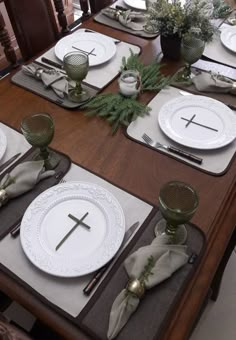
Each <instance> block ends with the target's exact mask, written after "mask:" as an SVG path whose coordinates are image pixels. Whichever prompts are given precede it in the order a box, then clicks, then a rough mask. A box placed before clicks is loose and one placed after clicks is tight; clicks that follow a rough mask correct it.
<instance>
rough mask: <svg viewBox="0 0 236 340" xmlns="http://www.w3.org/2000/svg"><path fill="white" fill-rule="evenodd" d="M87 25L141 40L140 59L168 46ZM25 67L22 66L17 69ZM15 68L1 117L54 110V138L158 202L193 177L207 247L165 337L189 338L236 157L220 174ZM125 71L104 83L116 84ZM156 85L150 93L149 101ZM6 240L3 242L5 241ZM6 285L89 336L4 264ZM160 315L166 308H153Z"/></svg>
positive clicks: (0, 97) (28, 304) (228, 202)
mask: <svg viewBox="0 0 236 340" xmlns="http://www.w3.org/2000/svg"><path fill="white" fill-rule="evenodd" d="M83 25H84V26H85V27H87V28H90V29H93V30H95V31H98V32H101V33H104V34H107V35H110V36H112V37H114V38H117V39H120V40H122V41H126V42H129V43H132V44H135V45H138V46H140V47H141V49H142V51H141V55H140V59H141V60H142V61H143V62H144V63H146V64H147V63H150V62H151V61H153V60H154V58H155V57H156V56H157V54H158V53H159V52H160V40H159V37H157V38H155V39H143V38H139V37H136V36H134V35H131V34H128V33H125V32H121V31H118V30H114V29H111V28H109V27H106V26H103V25H100V24H98V23H96V22H94V21H93V19H92V18H91V19H89V20H88V21H86V22H85V23H84V24H83ZM163 62H164V64H165V65H164V66H163V68H162V72H163V73H165V74H173V73H174V72H175V71H176V70H177V69H178V68H179V66H180V65H181V63H178V62H171V61H167V60H164V61H163ZM14 72H17V71H14ZM11 76H12V75H9V76H8V77H6V78H4V79H2V80H1V81H0V120H1V121H2V122H4V123H6V124H8V125H10V126H12V127H14V128H16V129H19V127H20V122H21V120H22V118H23V117H24V116H26V115H28V114H31V113H33V112H48V113H50V114H51V115H52V117H53V118H54V120H55V136H54V139H53V141H52V143H51V146H52V147H53V148H55V149H56V150H59V151H61V152H63V153H65V154H67V155H68V156H69V157H70V158H71V160H72V161H74V162H77V163H79V164H80V165H82V166H84V167H86V168H87V169H88V170H91V171H92V172H94V173H95V174H98V175H99V176H102V177H103V178H105V179H107V180H108V181H111V182H112V183H114V184H115V185H117V186H119V187H121V188H123V189H125V190H127V191H128V192H130V193H132V194H134V195H137V196H138V197H140V198H142V199H144V200H146V201H148V202H150V203H151V204H154V205H157V204H158V194H159V190H160V188H161V186H162V185H163V184H164V183H166V182H168V181H170V180H180V181H183V182H186V183H189V184H191V185H192V186H193V187H194V188H195V189H196V191H197V193H198V195H199V207H198V209H197V212H196V214H195V216H194V217H193V220H192V222H193V223H194V224H195V225H197V226H198V227H199V228H200V229H201V230H202V231H203V232H204V234H205V235H206V240H207V243H206V249H205V252H204V254H203V256H202V258H201V260H200V263H199V266H198V268H197V270H196V271H195V273H194V275H193V276H192V278H191V279H190V281H189V282H188V284H187V286H186V288H185V290H184V292H183V293H182V296H181V298H180V300H179V302H178V304H177V305H176V307H175V309H174V311H173V312H172V313H171V315H170V316H169V322H168V327H166V328H165V330H164V332H163V336H162V340H164V339H165V340H167V339H168V340H184V339H188V337H189V336H190V334H191V331H192V329H193V326H194V325H195V323H196V320H197V319H198V316H199V313H200V311H201V308H202V305H203V303H204V301H205V298H206V296H207V295H208V292H209V289H210V286H211V282H212V280H213V277H214V275H215V273H216V270H217V267H218V265H219V263H220V261H221V259H222V257H223V255H224V252H225V250H226V248H227V244H228V242H229V240H230V237H231V235H232V233H233V230H234V227H235V221H236V209H235V203H236V185H235V179H236V176H235V174H236V160H235V159H234V160H233V161H232V162H231V164H230V167H229V169H228V170H227V172H226V173H225V174H223V175H221V176H213V175H209V174H207V173H204V172H203V171H199V170H198V169H196V168H193V167H191V166H189V165H187V164H185V163H183V162H181V161H179V160H177V159H174V158H171V157H168V156H167V155H165V154H162V153H159V152H155V151H153V150H152V149H149V148H146V147H143V146H142V145H140V144H139V143H136V142H134V141H132V140H130V139H128V138H127V136H126V135H125V134H124V130H123V129H119V130H118V131H117V133H116V134H114V135H112V132H111V127H110V125H109V124H108V123H107V122H106V121H104V120H103V119H101V118H98V117H92V118H91V117H88V116H85V114H84V111H82V110H80V109H78V110H67V109H64V108H62V107H60V106H58V105H56V104H54V103H52V102H49V101H48V100H46V99H44V98H42V97H40V96H38V95H35V94H33V93H31V92H30V91H27V90H25V89H23V88H21V87H19V86H16V85H14V84H13V83H11ZM117 90H118V84H117V79H115V80H114V81H112V83H110V84H109V85H108V86H107V87H106V88H105V89H104V90H103V92H104V93H107V92H116V91H117ZM155 95H156V93H155V92H150V93H147V92H145V93H143V94H142V95H141V96H140V98H139V99H140V100H141V101H142V102H144V103H148V102H149V101H150V100H151V99H152V98H153V97H154V96H155ZM0 245H1V244H0ZM0 290H2V291H3V292H5V293H6V294H7V295H9V296H10V297H11V298H12V299H13V300H15V301H17V302H18V303H19V304H21V305H22V306H24V307H25V308H26V309H27V310H29V311H30V312H31V313H32V314H34V315H35V316H36V317H37V318H39V319H40V320H42V321H43V322H44V323H46V324H47V325H49V326H50V327H51V328H52V329H54V330H55V331H56V332H58V334H59V335H61V336H62V337H63V338H66V339H89V337H88V336H87V335H86V334H85V333H83V332H82V330H80V329H79V328H78V327H76V326H75V325H74V324H72V323H71V322H70V321H69V320H67V319H66V318H64V317H63V316H61V315H60V314H59V313H57V312H56V311H53V310H52V309H50V308H49V307H48V306H46V305H45V304H44V303H43V302H41V301H40V300H39V299H38V298H37V297H36V296H34V295H33V294H32V293H30V292H29V291H28V290H26V289H25V288H24V287H22V286H21V285H20V284H19V283H18V282H17V281H16V280H14V278H12V277H10V276H9V275H7V274H6V273H5V272H3V271H0ZM153 317H154V318H155V317H158V316H155V315H154V316H153Z"/></svg>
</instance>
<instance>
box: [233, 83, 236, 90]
mask: <svg viewBox="0 0 236 340" xmlns="http://www.w3.org/2000/svg"><path fill="white" fill-rule="evenodd" d="M232 89H233V90H236V82H233V83H232Z"/></svg>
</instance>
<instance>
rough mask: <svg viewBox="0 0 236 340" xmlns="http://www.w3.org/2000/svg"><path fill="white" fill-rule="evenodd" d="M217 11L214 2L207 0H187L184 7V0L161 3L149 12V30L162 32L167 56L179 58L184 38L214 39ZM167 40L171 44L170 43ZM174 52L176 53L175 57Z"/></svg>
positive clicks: (162, 42)
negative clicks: (214, 16)
mask: <svg viewBox="0 0 236 340" xmlns="http://www.w3.org/2000/svg"><path fill="white" fill-rule="evenodd" d="M213 9H214V6H213V3H212V2H211V1H207V0H191V1H188V0H187V1H186V3H185V4H184V5H182V4H181V1H180V0H172V1H170V0H169V1H168V0H158V1H156V2H154V3H153V5H152V7H151V8H150V9H149V11H148V18H147V26H148V29H149V31H150V29H152V30H153V31H154V32H156V31H159V32H160V35H161V47H162V51H163V54H164V55H165V56H166V57H169V58H171V59H178V58H179V57H180V44H181V39H182V38H188V39H190V38H198V39H201V40H203V41H204V42H208V41H210V40H211V39H212V36H213V33H214V31H215V28H214V26H213V24H212V23H211V18H212V16H213ZM166 39H171V41H170V42H169V41H167V42H166ZM174 41H175V42H176V43H175V44H174ZM166 48H168V49H167V50H166ZM165 52H166V53H165ZM172 52H174V53H175V54H173V58H172Z"/></svg>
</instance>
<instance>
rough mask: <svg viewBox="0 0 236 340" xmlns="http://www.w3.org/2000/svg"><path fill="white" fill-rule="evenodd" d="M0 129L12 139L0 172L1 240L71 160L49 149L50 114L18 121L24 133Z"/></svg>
mask: <svg viewBox="0 0 236 340" xmlns="http://www.w3.org/2000/svg"><path fill="white" fill-rule="evenodd" d="M3 128H4V130H5V131H6V133H7V136H8V137H10V136H11V141H10V142H9V144H8V148H9V149H10V150H9V152H8V155H9V156H8V159H7V160H6V162H4V163H3V164H2V172H1V175H0V207H1V209H0V216H1V221H2V222H1V228H0V239H2V238H3V237H4V236H6V235H7V234H8V233H9V232H12V231H13V230H15V229H16V230H19V226H20V222H21V219H22V216H23V215H24V212H25V210H26V208H27V207H28V205H29V204H30V202H31V201H32V200H33V199H34V198H35V197H37V196H38V195H39V194H40V193H41V192H43V191H44V190H46V189H47V188H49V187H51V186H53V185H55V184H57V183H58V182H59V181H60V179H61V177H62V176H63V175H64V174H65V173H66V172H67V171H68V170H69V167H70V163H71V161H70V159H69V157H67V156H66V155H64V154H62V153H60V152H58V151H54V150H52V149H50V148H48V145H49V144H50V143H51V141H52V139H53V136H54V120H53V118H52V116H51V115H50V114H48V113H34V114H31V115H29V116H26V117H25V118H24V119H23V120H22V122H21V131H22V133H23V135H22V134H20V133H19V132H17V131H15V130H13V129H11V128H10V127H8V126H5V125H3ZM12 141H15V143H14V144H12ZM10 155H11V156H10ZM0 169H1V168H0ZM12 211H14V214H12V213H11V212H12Z"/></svg>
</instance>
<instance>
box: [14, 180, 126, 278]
mask: <svg viewBox="0 0 236 340" xmlns="http://www.w3.org/2000/svg"><path fill="white" fill-rule="evenodd" d="M87 212H88V215H87V216H86V218H85V219H84V221H83V222H84V223H86V224H87V225H89V226H90V227H91V228H90V229H87V228H86V227H84V226H82V225H78V226H77V228H76V229H75V230H74V231H73V232H72V233H71V234H70V236H69V237H68V238H67V239H66V240H65V241H64V243H63V244H62V245H61V247H60V248H59V249H58V250H56V247H57V245H58V244H59V243H60V241H61V240H62V239H63V238H64V236H65V235H66V234H67V233H68V232H69V231H70V230H71V229H72V228H73V227H74V225H75V222H74V221H73V220H72V219H70V218H69V217H68V214H72V215H73V216H75V217H77V218H82V217H83V216H84V215H85V214H86V213H87ZM124 234H125V218H124V213H123V210H122V208H121V206H120V204H119V202H118V201H117V199H116V198H115V197H114V196H113V195H112V194H111V193H110V192H109V191H107V190H106V189H104V188H103V187H101V186H98V185H96V184H93V183H86V182H67V183H63V184H58V185H56V186H54V187H52V188H49V189H48V190H46V191H44V192H43V193H41V194H40V195H39V196H38V197H37V198H36V199H35V200H34V201H33V202H32V203H31V204H30V205H29V207H28V208H27V210H26V212H25V214H24V216H23V219H22V222H21V231H20V239H21V245H22V247H23V250H24V252H25V255H26V256H27V257H28V259H29V260H30V261H31V262H32V263H33V264H34V265H35V266H36V267H37V268H39V269H41V270H42V271H44V272H46V273H48V274H51V275H55V276H59V277H67V278H69V277H77V276H82V275H85V274H88V273H91V272H94V271H95V270H97V269H99V268H100V267H102V266H104V265H105V264H106V263H107V262H108V261H110V260H111V259H112V257H113V256H114V255H115V254H116V252H117V251H118V249H119V247H120V245H121V243H122V240H123V238H124Z"/></svg>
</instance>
